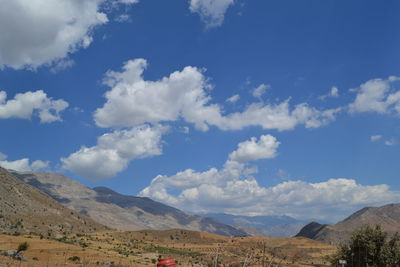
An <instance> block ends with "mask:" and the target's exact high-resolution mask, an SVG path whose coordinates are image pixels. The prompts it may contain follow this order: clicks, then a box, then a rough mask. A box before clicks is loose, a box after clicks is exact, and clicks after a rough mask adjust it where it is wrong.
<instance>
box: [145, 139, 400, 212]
mask: <svg viewBox="0 0 400 267" xmlns="http://www.w3.org/2000/svg"><path fill="white" fill-rule="evenodd" d="M264 138H266V139H270V141H272V140H274V141H273V142H272V143H274V144H275V146H274V145H272V146H271V145H269V146H267V147H269V148H268V149H265V145H264V142H263V141H261V140H263V139H264ZM278 144H279V143H278V142H277V141H276V139H274V138H273V137H272V136H264V137H260V141H258V142H256V140H255V139H250V141H246V142H243V143H241V144H239V145H238V149H237V150H236V151H234V152H232V153H231V154H230V158H229V159H228V160H227V162H226V163H225V165H224V167H223V168H222V169H221V170H218V169H216V168H211V169H209V170H206V171H204V172H196V171H194V170H192V169H187V170H185V171H182V172H178V173H176V174H175V175H172V176H166V175H158V176H157V177H155V178H154V179H153V180H152V182H151V184H150V185H149V186H148V187H146V188H144V189H143V190H142V191H141V193H140V195H141V196H147V197H151V198H153V199H155V200H158V201H162V202H164V203H167V204H170V205H174V206H176V207H178V208H182V209H185V210H189V211H193V212H226V213H231V214H247V215H282V214H287V215H291V216H295V217H299V218H310V217H314V218H320V219H330V220H337V219H342V218H341V216H343V214H348V213H349V212H354V211H355V210H356V209H358V208H361V207H363V206H366V205H376V204H383V203H388V202H396V201H400V194H399V192H397V191H391V190H390V189H389V186H387V185H374V186H366V185H361V184H358V183H357V182H356V181H355V180H353V179H344V178H340V179H329V180H327V181H323V182H317V183H310V182H305V181H286V182H282V183H280V184H277V185H275V186H271V187H264V186H261V185H259V184H258V182H257V181H256V180H255V179H254V178H253V177H252V176H251V174H252V173H254V172H256V170H255V169H254V168H247V167H246V165H245V164H244V163H241V162H238V161H235V160H233V158H235V157H236V155H239V154H242V153H241V152H243V151H244V149H243V147H248V146H254V148H256V149H251V150H249V151H248V152H246V153H243V154H242V155H253V156H250V157H245V158H244V160H243V161H247V160H252V159H259V158H271V157H274V156H275V155H276V152H275V151H276V146H277V145H278ZM259 149H261V150H264V149H265V151H269V153H266V154H264V153H259ZM250 151H252V152H250ZM235 159H239V160H242V159H241V158H235ZM172 192H173V193H172Z"/></svg>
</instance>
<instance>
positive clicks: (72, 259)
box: [68, 256, 81, 261]
mask: <svg viewBox="0 0 400 267" xmlns="http://www.w3.org/2000/svg"><path fill="white" fill-rule="evenodd" d="M68 260H69V261H80V260H81V258H79V257H78V256H72V257H69V258H68Z"/></svg>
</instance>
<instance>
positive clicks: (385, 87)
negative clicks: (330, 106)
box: [349, 76, 400, 114]
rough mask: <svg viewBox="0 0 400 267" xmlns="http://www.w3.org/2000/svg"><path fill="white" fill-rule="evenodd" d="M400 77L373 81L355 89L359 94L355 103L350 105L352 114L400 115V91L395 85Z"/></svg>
mask: <svg viewBox="0 0 400 267" xmlns="http://www.w3.org/2000/svg"><path fill="white" fill-rule="evenodd" d="M399 80H400V77H394V76H391V77H389V78H388V79H373V80H369V81H367V82H365V83H363V84H361V85H360V87H359V88H357V89H353V91H356V92H357V95H356V98H355V100H354V102H353V103H351V104H350V105H349V111H350V112H351V113H357V112H376V113H380V114H385V113H397V114H400V90H396V89H395V88H394V84H395V83H396V82H398V81H399Z"/></svg>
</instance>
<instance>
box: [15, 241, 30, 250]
mask: <svg viewBox="0 0 400 267" xmlns="http://www.w3.org/2000/svg"><path fill="white" fill-rule="evenodd" d="M28 248H29V244H28V242H24V243H21V244H19V245H18V249H17V251H18V252H20V251H25V250H27V249H28Z"/></svg>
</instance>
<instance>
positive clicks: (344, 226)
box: [296, 204, 400, 244]
mask: <svg viewBox="0 0 400 267" xmlns="http://www.w3.org/2000/svg"><path fill="white" fill-rule="evenodd" d="M367 224H368V225H377V224H379V225H380V226H381V227H382V229H383V230H384V231H386V232H388V233H389V234H394V233H395V232H400V204H389V205H385V206H381V207H366V208H363V209H361V210H359V211H357V212H355V213H353V214H352V215H350V216H349V217H347V218H346V219H344V220H343V221H340V222H338V223H337V224H335V225H334V226H332V225H327V224H325V225H322V224H319V223H316V222H312V223H309V224H308V225H306V226H304V227H303V229H301V231H300V232H299V233H298V234H297V235H296V236H302V237H307V238H311V239H314V240H318V241H322V242H326V243H331V244H338V243H341V242H344V241H346V240H348V238H349V236H350V234H351V233H352V232H353V231H354V230H356V229H358V228H360V227H361V226H363V225H367Z"/></svg>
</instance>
